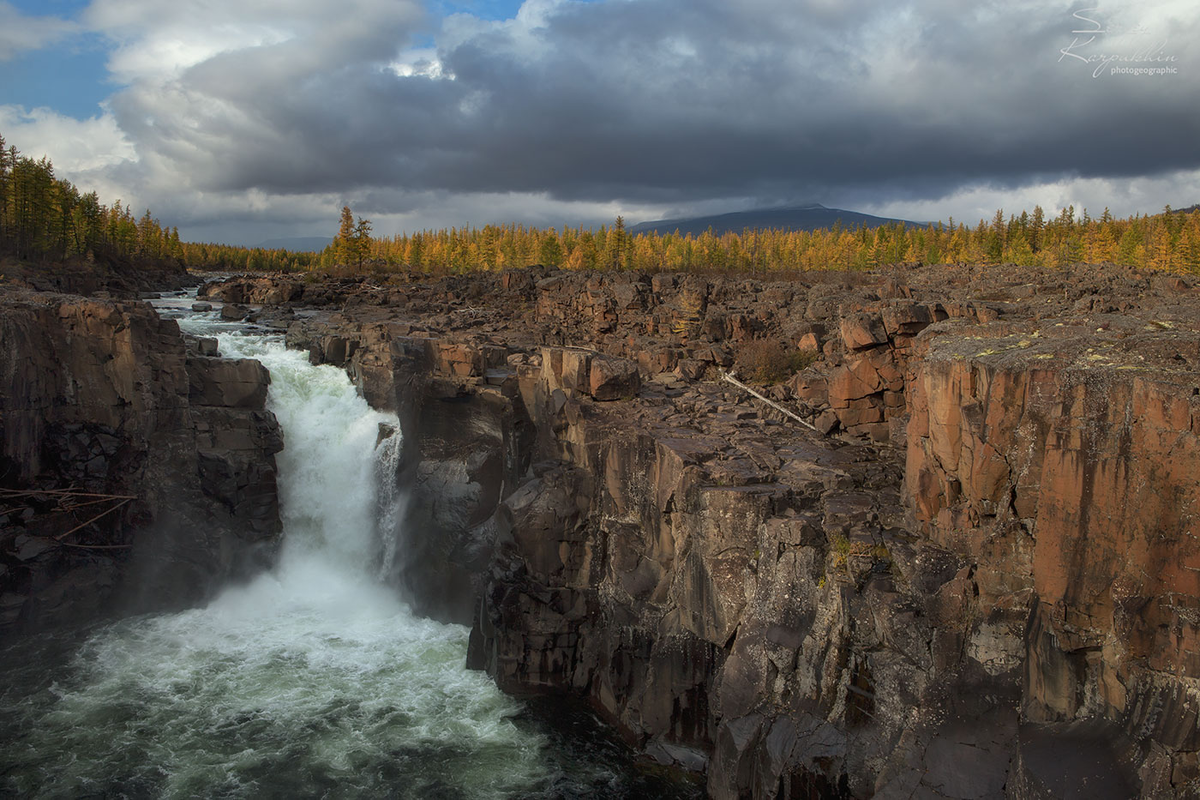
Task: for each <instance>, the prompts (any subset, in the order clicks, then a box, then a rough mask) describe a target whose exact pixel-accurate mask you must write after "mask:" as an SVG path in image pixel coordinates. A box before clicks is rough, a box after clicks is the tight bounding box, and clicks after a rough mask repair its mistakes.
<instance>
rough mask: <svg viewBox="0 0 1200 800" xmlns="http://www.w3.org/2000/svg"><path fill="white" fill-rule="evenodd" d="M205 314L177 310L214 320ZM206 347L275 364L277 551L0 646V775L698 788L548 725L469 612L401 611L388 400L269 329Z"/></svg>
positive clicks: (619, 790) (534, 788) (80, 788)
mask: <svg viewBox="0 0 1200 800" xmlns="http://www.w3.org/2000/svg"><path fill="white" fill-rule="evenodd" d="M211 319H212V317H211V316H210V315H201V316H199V317H197V318H194V321H190V322H189V321H186V320H185V321H184V323H183V324H184V327H185V329H187V328H190V329H191V330H193V331H196V332H207V333H211V332H212V331H213V330H214V326H213V325H211V324H210V320H211ZM220 349H221V353H222V354H223V355H225V356H229V357H253V358H257V359H259V360H260V361H262V363H263V364H264V365H265V366H266V367H267V368H268V370H269V371H270V373H271V379H272V383H271V389H270V393H269V398H268V405H269V408H270V409H271V410H272V411H273V412H274V413H275V414H276V416H277V418H278V419H279V422H280V424H281V427H282V429H283V434H284V441H285V449H284V450H283V451H282V452H281V453H279V455H278V456H277V459H278V467H279V492H280V501H281V508H282V516H283V523H284V543H283V548H282V552H281V554H280V558H279V562H278V564H277V566H276V568H275V569H273V570H271V571H270V572H267V573H263V574H261V575H259V576H258V577H257V578H255V579H254V580H252V581H251V582H249V583H247V584H244V585H240V586H233V587H230V588H227V589H226V590H225V591H223V592H222V593H221V594H220V595H219V596H218V597H217V598H216V599H215V600H213V601H212V602H211V603H210V604H209V605H207V606H206V607H204V608H196V609H191V610H188V611H184V612H181V613H166V614H149V615H142V616H138V617H132V618H127V619H123V620H120V621H118V622H115V623H110V624H106V625H103V626H101V627H98V628H95V629H92V630H89V631H84V632H77V633H76V634H74V635H71V634H68V633H66V632H60V633H58V634H43V635H40V636H32V637H28V638H26V639H25V640H23V641H21V642H18V643H16V644H15V645H12V646H10V647H8V648H6V649H5V651H4V652H3V653H0V670H2V673H0V674H3V675H4V676H5V687H4V690H3V695H2V696H0V748H2V749H0V790H2V791H0V793H3V794H5V795H10V796H22V797H46V798H58V797H61V798H68V797H70V798H76V797H131V798H141V797H205V798H214V797H229V798H235V797H331V798H332V797H347V798H350V797H411V798H512V797H541V798H557V797H613V798H617V797H646V796H654V797H662V796H678V797H687V796H695V787H691V786H683V785H677V784H671V783H666V782H663V781H659V780H657V779H655V778H653V777H651V776H648V775H645V774H642V773H640V772H639V771H638V770H637V769H635V768H634V766H633V764H632V761H631V758H630V756H629V754H628V753H627V752H626V751H624V750H623V748H622V747H620V746H619V745H618V744H617V743H616V742H615V741H614V740H613V739H612V738H611V737H610V736H608V735H607V734H606V733H605V732H603V731H602V730H601V729H600V728H598V727H597V726H595V725H594V724H592V723H591V721H590V720H586V719H585V720H583V721H582V723H581V721H580V719H579V717H578V716H575V717H567V718H563V719H561V720H558V722H561V724H550V723H549V722H548V720H550V719H551V718H552V717H553V714H546V713H544V712H542V713H539V712H538V711H537V708H538V707H539V704H538V703H537V702H536V701H535V702H533V703H532V704H531V703H530V702H526V701H519V700H516V699H514V698H511V697H508V696H506V695H504V694H503V693H501V692H500V691H498V690H497V689H496V688H495V686H494V685H493V684H492V683H491V681H490V680H489V678H488V677H487V676H486V675H484V674H483V673H479V672H472V671H469V670H467V669H466V668H465V667H464V661H465V652H466V646H467V636H468V630H467V629H466V628H464V627H462V626H456V625H444V624H441V623H437V622H433V621H431V620H424V619H418V618H416V617H414V616H413V615H412V614H411V613H410V612H409V610H408V608H407V606H405V605H404V604H403V603H402V602H401V601H400V600H398V599H397V598H396V597H395V596H394V594H393V593H392V592H391V591H389V590H388V589H386V588H385V587H384V586H382V585H381V584H379V583H378V582H377V580H376V579H375V575H376V573H377V570H378V564H379V560H380V558H381V555H382V557H384V558H389V557H392V554H393V550H394V546H395V543H394V541H392V540H389V536H391V535H393V534H394V531H389V530H387V529H386V528H387V527H388V525H387V524H385V525H383V526H381V525H380V524H379V520H380V519H384V520H388V519H394V518H395V517H396V516H397V514H396V510H395V508H394V507H393V506H394V504H395V503H396V502H399V501H398V499H397V498H395V497H394V496H392V495H390V494H385V495H384V496H383V497H382V498H381V496H380V487H381V485H382V486H384V487H385V492H386V491H387V490H386V486H387V484H386V481H388V480H390V479H391V474H390V473H389V472H388V470H387V469H384V470H378V469H377V466H376V465H377V463H378V461H379V459H384V460H388V459H389V458H392V457H394V448H395V446H396V444H397V441H396V440H395V439H394V438H393V439H384V440H383V441H382V442H379V443H378V447H377V440H378V439H379V431H380V425H381V423H382V424H385V425H388V426H392V427H397V423H396V420H395V418H394V417H393V416H391V415H387V414H383V413H381V412H378V411H374V410H372V409H370V408H369V407H368V406H367V404H366V402H365V401H364V400H363V399H362V398H361V397H359V395H358V393H357V392H356V391H355V389H354V387H353V386H352V384H351V383H350V381H349V380H348V378H347V376H346V375H345V373H344V372H342V371H341V370H338V369H335V368H333V367H328V366H320V367H314V366H312V365H310V364H309V363H308V360H307V358H306V354H304V353H300V352H296V351H288V350H286V349H285V348H284V346H283V344H282V342H281V341H279V339H278V337H270V336H262V335H241V334H239V333H235V332H227V333H222V334H221V335H220ZM398 435H399V434H397V436H398ZM381 476H382V478H381ZM381 500H382V503H381ZM381 527H383V528H384V530H382V531H381V530H380V528H381ZM543 707H544V704H543ZM585 716H586V715H585Z"/></svg>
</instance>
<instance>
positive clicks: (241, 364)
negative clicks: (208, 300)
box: [0, 289, 282, 629]
mask: <svg viewBox="0 0 1200 800" xmlns="http://www.w3.org/2000/svg"><path fill="white" fill-rule="evenodd" d="M0 342H2V343H3V347H0V373H2V374H3V376H4V380H3V383H2V384H0V525H2V528H0V558H2V562H0V584H2V589H0V591H2V598H3V599H2V600H0V604H2V607H0V627H3V628H5V629H10V628H35V627H41V626H44V625H48V624H55V623H61V622H66V621H73V620H79V619H85V618H90V617H93V616H96V615H102V614H107V613H113V612H115V611H116V610H117V608H116V606H117V605H118V604H120V605H121V606H122V608H123V609H124V610H128V609H130V608H133V609H138V608H151V607H164V606H172V605H181V604H184V603H189V602H194V601H196V600H197V599H199V598H201V597H203V596H204V594H205V592H206V591H208V590H209V589H211V587H212V585H213V583H214V581H215V580H217V579H220V578H224V577H228V576H229V575H231V574H236V573H237V572H239V571H244V570H247V569H250V568H251V567H252V564H253V563H254V562H255V561H261V560H264V559H265V557H266V556H268V555H269V550H270V548H271V546H272V543H273V542H274V539H275V537H276V535H277V532H278V524H279V523H278V507H277V500H276V497H275V471H274V453H275V452H277V451H278V450H279V449H280V448H281V446H282V443H281V440H280V436H279V430H278V426H277V424H276V422H275V419H274V416H273V415H272V414H271V413H270V412H268V411H266V410H265V409H264V402H265V399H266V388H267V383H268V380H269V377H268V375H267V373H266V370H264V369H263V368H262V366H261V365H260V364H258V363H257V362H255V361H229V360H225V359H221V358H218V357H215V355H213V354H215V344H216V343H215V342H204V343H198V342H192V343H191V345H190V347H189V345H188V344H187V343H185V341H184V338H183V336H181V334H180V332H179V328H178V326H177V325H176V323H175V322H173V321H170V320H163V319H160V318H159V316H158V315H157V314H156V313H155V312H154V311H153V310H152V309H151V308H149V306H147V305H145V304H143V303H138V302H114V301H108V300H99V299H84V298H80V297H75V296H69V295H57V294H50V293H32V292H22V291H19V290H12V289H10V290H7V291H5V292H4V294H3V298H2V302H0ZM202 352H203V353H207V354H208V355H202V354H201V353H202Z"/></svg>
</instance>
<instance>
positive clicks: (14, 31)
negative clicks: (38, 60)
mask: <svg viewBox="0 0 1200 800" xmlns="http://www.w3.org/2000/svg"><path fill="white" fill-rule="evenodd" d="M77 30H78V26H77V25H76V24H75V23H73V22H69V21H67V20H65V19H59V18H58V17H29V16H25V15H24V14H22V13H21V12H20V11H19V10H17V8H16V7H15V6H13V5H12V4H11V3H7V2H4V0H0V61H9V60H11V59H12V58H13V57H14V56H16V55H17V54H18V53H21V52H23V51H27V50H40V49H42V48H43V47H46V46H47V45H49V44H53V43H54V42H56V41H58V40H59V39H62V38H63V37H65V36H68V35H70V34H72V33H75V32H76V31H77Z"/></svg>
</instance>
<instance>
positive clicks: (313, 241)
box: [258, 236, 333, 253]
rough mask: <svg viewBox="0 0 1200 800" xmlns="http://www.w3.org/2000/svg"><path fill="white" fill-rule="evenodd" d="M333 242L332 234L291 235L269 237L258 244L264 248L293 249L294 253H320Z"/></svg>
mask: <svg viewBox="0 0 1200 800" xmlns="http://www.w3.org/2000/svg"><path fill="white" fill-rule="evenodd" d="M332 243H333V237H332V236H291V237H288V238H286V239H267V240H266V241H265V242H261V243H260V244H259V245H258V246H259V247H261V248H262V249H263V250H291V251H292V252H293V253H319V252H321V251H322V250H324V249H325V248H326V247H329V245H330V244H332Z"/></svg>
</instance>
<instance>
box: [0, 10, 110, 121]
mask: <svg viewBox="0 0 1200 800" xmlns="http://www.w3.org/2000/svg"><path fill="white" fill-rule="evenodd" d="M64 2H65V0H64ZM107 60H108V50H107V48H106V46H105V42H104V40H103V38H102V37H100V36H97V35H85V36H72V37H69V38H67V39H64V40H61V41H59V42H56V43H54V44H51V45H49V46H47V47H44V48H42V49H41V50H32V51H25V52H22V53H18V54H17V56H16V58H13V59H12V60H10V61H0V105H19V106H24V107H25V108H29V109H32V108H39V107H43V106H45V107H49V108H52V109H54V110H55V111H57V112H58V113H60V114H66V115H68V116H71V117H75V118H76V119H87V118H88V117H93V116H95V115H97V114H99V113H100V102H101V101H102V100H104V99H105V98H107V97H109V96H110V95H112V93H113V92H114V91H116V89H117V88H118V87H117V86H115V85H114V84H113V83H112V82H111V81H110V80H109V77H108V70H107V68H106V66H105V62H106V61H107Z"/></svg>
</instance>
